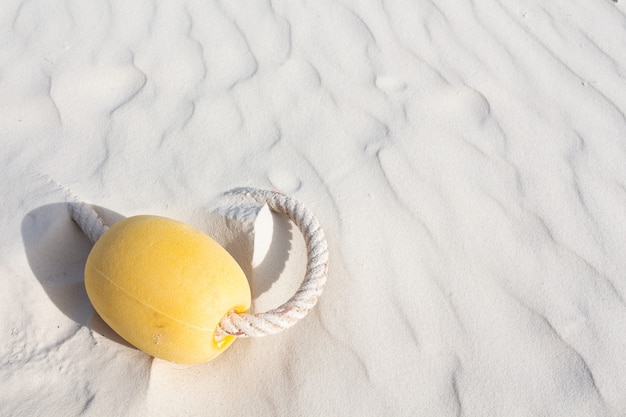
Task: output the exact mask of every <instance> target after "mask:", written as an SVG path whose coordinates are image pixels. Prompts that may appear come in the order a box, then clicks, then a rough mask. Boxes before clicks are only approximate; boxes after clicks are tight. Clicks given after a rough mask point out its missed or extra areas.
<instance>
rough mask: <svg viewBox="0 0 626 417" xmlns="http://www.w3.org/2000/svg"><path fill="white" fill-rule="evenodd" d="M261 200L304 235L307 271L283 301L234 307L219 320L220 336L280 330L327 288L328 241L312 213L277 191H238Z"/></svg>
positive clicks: (285, 327)
mask: <svg viewBox="0 0 626 417" xmlns="http://www.w3.org/2000/svg"><path fill="white" fill-rule="evenodd" d="M234 194H241V195H244V196H246V197H249V198H252V199H254V200H256V201H258V202H259V203H267V205H268V206H269V207H270V209H272V210H273V211H275V212H277V213H282V214H284V215H286V216H287V217H288V218H289V219H290V220H291V221H293V222H294V223H295V224H296V226H298V228H299V229H300V232H302V234H303V235H304V241H305V244H306V249H307V266H306V274H305V276H304V280H303V281H302V284H300V288H298V290H297V291H296V293H295V294H294V295H293V296H292V297H291V298H290V299H289V300H288V301H287V302H286V303H285V304H283V305H281V306H279V307H277V308H275V309H273V310H270V311H267V312H265V313H255V314H248V313H242V314H240V313H235V312H234V311H231V312H230V313H228V314H227V315H226V316H224V318H223V319H222V320H221V321H220V324H219V326H218V328H217V331H216V334H215V335H216V337H217V338H218V339H219V338H221V337H224V336H226V335H232V336H238V337H260V336H266V335H270V334H275V333H278V332H280V331H282V330H285V329H287V328H289V327H291V326H293V325H294V324H295V323H296V322H297V321H298V320H300V319H302V318H303V317H304V316H306V315H307V314H308V313H309V311H311V309H312V308H313V307H314V306H315V304H316V303H317V300H318V298H319V297H320V295H321V294H322V291H323V290H324V285H325V284H326V278H327V273H328V244H327V243H326V237H325V236H324V231H323V230H322V227H321V226H320V224H319V221H318V220H317V218H316V217H315V216H314V215H313V213H312V212H311V211H310V210H309V209H307V208H306V207H305V206H304V204H302V203H300V202H299V201H298V200H296V199H294V198H291V197H287V196H286V195H284V194H281V193H278V192H275V191H264V190H257V189H253V188H245V189H242V190H238V191H236V192H235V193H234Z"/></svg>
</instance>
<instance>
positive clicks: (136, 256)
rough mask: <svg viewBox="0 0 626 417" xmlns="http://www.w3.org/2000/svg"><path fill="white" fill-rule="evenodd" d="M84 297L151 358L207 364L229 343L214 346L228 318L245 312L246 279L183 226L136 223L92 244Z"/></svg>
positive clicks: (223, 254) (158, 220)
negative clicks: (228, 315) (221, 323)
mask: <svg viewBox="0 0 626 417" xmlns="http://www.w3.org/2000/svg"><path fill="white" fill-rule="evenodd" d="M85 287H86V289H87V295H88V296H89V299H90V300H91V303H92V304H93V306H94V308H95V310H96V311H97V312H98V314H100V316H101V317H102V319H103V320H104V321H105V322H106V323H107V324H108V325H109V326H111V328H112V329H113V330H115V331H116V332H117V333H118V334H119V335H120V336H122V337H123V338H124V339H126V340H127V341H128V342H129V343H131V344H133V345H134V346H136V347H137V348H139V349H141V350H143V351H144V352H146V353H149V354H150V355H152V356H155V357H157V358H161V359H165V360H168V361H172V362H177V363H185V364H194V363H201V362H206V361H208V360H210V359H213V358H214V357H215V356H217V355H219V354H220V353H221V352H222V351H223V350H224V349H226V348H227V347H228V346H229V345H230V344H231V343H232V341H233V340H234V336H226V337H224V338H223V339H221V340H219V341H218V340H216V338H215V337H214V336H215V331H216V329H217V326H218V324H219V322H220V320H221V319H222V317H224V316H225V315H226V314H228V313H229V312H230V311H235V312H237V313H242V312H245V311H247V310H248V309H249V308H250V288H249V285H248V281H247V279H246V276H245V274H244V272H243V271H242V269H241V268H240V266H239V265H238V264H237V262H236V261H235V260H234V259H233V258H232V256H230V254H229V253H228V252H227V251H226V250H225V249H224V248H222V247H221V246H220V245H219V244H218V243H217V242H215V241H214V240H213V239H211V238H210V237H208V236H207V235H205V234H204V233H202V232H200V231H199V230H196V229H194V228H193V227H191V226H188V225H186V224H184V223H181V222H178V221H175V220H171V219H167V218H164V217H158V216H135V217H130V218H127V219H124V220H122V221H120V222H118V223H116V224H114V225H113V226H112V227H111V228H110V229H109V230H108V231H106V232H105V233H104V234H103V235H102V237H100V239H98V241H97V242H96V243H95V245H94V247H93V249H92V251H91V253H90V254H89V257H88V258H87V264H86V267H85Z"/></svg>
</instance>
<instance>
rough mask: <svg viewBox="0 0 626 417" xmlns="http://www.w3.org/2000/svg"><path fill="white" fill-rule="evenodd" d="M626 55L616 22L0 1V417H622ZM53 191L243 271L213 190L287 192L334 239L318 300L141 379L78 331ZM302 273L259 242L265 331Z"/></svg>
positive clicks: (392, 1)
mask: <svg viewBox="0 0 626 417" xmlns="http://www.w3.org/2000/svg"><path fill="white" fill-rule="evenodd" d="M625 46H626V2H625V1H623V0H619V1H617V2H613V1H609V0H569V1H565V0H555V1H550V2H547V1H539V0H534V1H532V0H531V1H512V0H511V1H509V0H502V1H482V2H471V1H457V2H450V1H449V2H436V3H432V2H427V1H397V0H389V1H386V0H383V1H380V2H378V1H343V2H340V1H311V2H297V1H269V2H235V1H230V2H226V1H223V2H218V1H210V0H203V1H150V0H145V1H132V2H131V1H121V0H107V1H93V2H86V1H60V0H59V1H39V2H37V1H26V0H4V1H3V2H2V6H1V7H0V158H1V159H0V164H1V166H2V167H3V175H2V176H1V177H0V192H1V194H2V210H1V211H0V243H1V248H2V250H1V251H0V257H1V258H0V276H1V277H2V278H1V279H0V340H1V343H0V415H2V416H35V415H49V416H73V415H81V416H117V415H119V416H212V415H215V416H218V415H219V416H242V415H254V416H273V415H278V416H379V415H390V416H461V415H462V416H545V415H551V416H623V415H626V389H624V387H625V386H626V356H625V355H626V304H625V301H624V297H625V296H626V274H625V271H626V250H625V248H626V116H625V113H626V47H625ZM44 176H49V177H51V178H54V179H55V180H57V181H59V182H61V183H63V184H64V185H66V186H68V187H69V188H71V189H72V190H73V191H74V192H75V193H77V194H78V195H80V196H81V197H83V198H85V199H86V200H88V201H90V202H93V203H94V204H97V205H98V206H99V207H102V208H104V209H106V210H109V212H108V215H109V216H110V217H111V219H112V220H113V219H114V218H115V217H116V215H117V216H119V215H124V216H128V215H133V214H139V213H151V214H160V215H165V216H169V217H172V218H176V219H178V220H182V221H186V222H188V223H192V224H195V225H198V226H199V227H203V228H204V229H205V230H207V232H209V233H211V232H212V231H213V232H215V231H216V230H217V229H219V228H220V227H221V228H222V229H221V230H222V232H224V231H225V230H227V231H231V232H232V235H231V236H230V238H228V236H227V234H222V235H221V236H222V237H224V239H226V240H228V239H231V241H230V246H231V247H233V248H235V247H238V248H239V249H237V250H240V251H242V252H241V253H243V254H244V255H245V256H244V258H242V259H244V261H243V262H244V263H245V262H248V263H250V262H251V261H252V253H251V251H252V249H251V247H252V246H251V245H252V242H253V241H254V239H253V236H252V234H250V233H245V232H242V230H240V229H238V227H239V226H238V225H237V223H236V222H233V221H225V220H224V218H222V217H220V215H219V213H223V212H228V206H224V204H225V203H224V201H223V199H222V194H223V193H224V192H226V191H228V190H231V189H233V188H235V187H240V186H253V187H260V188H273V189H279V190H282V191H284V192H286V193H288V194H290V195H293V196H295V197H297V198H298V199H300V200H302V201H303V202H305V203H306V204H307V205H308V206H309V207H310V208H311V209H313V211H314V212H315V213H316V214H317V215H318V217H319V218H320V221H321V222H322V224H323V225H324V227H325V230H326V232H327V236H328V240H329V244H330V250H331V265H330V277H329V281H328V285H327V288H326V291H325V293H324V295H323V296H322V299H321V301H320V303H319V305H318V306H317V307H316V308H315V310H314V312H313V313H312V314H310V315H309V316H308V317H307V318H305V319H304V320H303V321H302V322H300V323H298V325H297V326H295V327H294V328H292V329H290V330H288V331H286V332H284V333H282V334H280V335H277V336H271V337H266V338H263V339H256V340H240V341H237V342H236V343H235V344H234V345H233V347H232V348H231V349H229V350H228V351H227V352H226V353H224V354H223V355H222V356H220V357H218V358H217V359H215V360H214V361H212V362H209V363H206V364H202V365H197V366H181V365H174V364H170V363H168V362H165V361H162V360H154V359H152V358H150V357H148V356H147V355H145V354H144V353H142V352H140V351H137V350H136V349H134V348H132V347H130V346H128V345H127V344H125V343H124V341H123V340H121V339H120V338H119V337H117V336H116V335H115V334H114V333H112V331H111V330H110V329H108V328H107V327H106V325H105V324H103V322H102V321H101V320H100V319H99V318H98V316H97V315H95V314H94V312H93V310H92V308H91V305H90V303H89V300H88V299H87V297H86V294H85V291H84V287H83V284H82V268H83V265H84V262H85V258H86V256H87V254H88V251H89V249H90V244H89V242H88V240H87V239H86V238H85V237H83V236H82V235H81V233H80V232H79V231H78V229H77V228H76V227H75V226H74V225H73V223H72V222H71V220H70V219H69V217H68V214H67V212H66V210H65V208H64V206H63V204H62V202H63V201H64V198H65V196H64V193H63V192H62V191H60V190H59V189H57V188H55V187H54V186H53V185H52V184H51V183H50V182H49V181H47V180H46V179H45V177H44ZM266 220H267V219H266ZM266 226H267V223H266ZM244 229H245V228H244ZM259 236H267V234H263V235H261V234H257V240H258V239H259ZM265 244H267V239H266V241H265ZM227 246H228V245H227ZM266 249H267V248H266ZM246 259H247V261H246ZM256 261H258V259H256V260H255V262H256ZM303 262H304V252H303V246H302V241H301V238H300V237H299V235H298V233H297V231H296V230H295V229H294V228H290V227H288V225H287V224H286V223H285V222H284V221H282V219H275V223H274V226H273V241H272V244H271V246H270V248H269V252H268V254H267V256H266V257H265V258H264V259H263V260H262V261H261V262H260V264H259V265H258V267H257V268H255V269H254V272H255V273H254V277H253V278H252V280H253V282H252V288H253V296H254V297H255V299H256V305H257V308H269V307H273V306H275V305H277V304H279V303H281V302H282V301H284V300H285V299H286V298H287V297H288V296H289V295H290V292H292V291H293V290H294V289H295V288H296V287H297V285H298V281H299V280H300V279H301V277H302V273H303ZM257 263H258V262H257ZM255 265H256V263H255ZM246 267H247V268H248V270H249V271H251V270H252V266H251V265H250V264H248V265H247V266H246Z"/></svg>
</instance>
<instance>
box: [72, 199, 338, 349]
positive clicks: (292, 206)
mask: <svg viewBox="0 0 626 417" xmlns="http://www.w3.org/2000/svg"><path fill="white" fill-rule="evenodd" d="M231 194H232V195H235V196H236V195H241V196H244V197H246V198H252V199H253V200H255V201H257V202H259V203H266V204H267V205H268V206H269V207H270V209H272V210H273V211H275V212H277V213H281V214H284V215H285V216H287V217H288V218H289V219H290V220H291V221H293V222H294V223H295V224H296V226H298V229H300V231H301V232H302V234H303V235H304V241H305V244H306V248H307V266H306V274H305V276H304V280H303V281H302V284H300V288H298V290H297V291H296V293H295V294H294V295H293V296H292V297H291V298H290V299H289V300H288V301H287V302H286V303H284V304H283V305H281V306H279V307H277V308H275V309H273V310H270V311H267V312H265V313H254V314H249V313H235V312H234V311H231V312H230V313H228V314H227V315H226V316H224V317H223V318H222V320H221V321H220V323H219V325H218V328H217V330H216V332H215V337H216V338H217V339H218V340H219V339H221V338H223V337H225V336H227V335H232V336H237V337H260V336H266V335H270V334H275V333H278V332H280V331H282V330H284V329H287V328H289V327H291V326H293V325H294V324H295V323H296V322H297V321H298V320H300V319H302V318H303V317H304V316H306V315H307V314H308V313H309V311H311V309H312V308H313V307H314V306H315V304H317V300H318V299H319V297H320V295H321V294H322V291H323V290H324V285H325V284H326V278H327V272H328V244H327V243H326V238H325V235H324V231H323V230H322V228H321V226H320V223H319V221H318V220H317V218H316V217H315V216H314V215H313V213H312V212H311V211H310V210H309V209H307V208H306V207H305V206H304V205H303V204H302V203H301V202H299V201H298V200H296V199H294V198H291V197H287V196H286V195H284V194H281V193H279V192H276V191H265V190H257V189H254V188H243V189H239V190H237V191H235V192H233V193H231ZM70 196H71V197H72V200H74V201H72V202H69V203H68V208H69V211H70V215H71V217H72V219H73V220H74V221H75V222H76V224H78V226H79V227H80V228H81V229H82V231H83V232H84V233H85V235H87V237H88V238H89V239H90V240H91V241H92V242H94V243H95V242H96V241H97V240H98V239H99V238H100V236H102V234H104V232H106V230H107V229H108V226H106V225H105V223H104V220H103V219H102V218H101V217H100V215H99V214H98V213H97V212H96V211H95V210H94V208H93V207H92V206H90V205H89V204H87V203H85V202H83V201H81V200H80V199H79V198H78V197H76V196H74V195H73V194H71V195H70Z"/></svg>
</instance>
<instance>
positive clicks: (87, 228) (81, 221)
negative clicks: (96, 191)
mask: <svg viewBox="0 0 626 417" xmlns="http://www.w3.org/2000/svg"><path fill="white" fill-rule="evenodd" d="M75 200H76V201H73V202H70V203H67V206H68V208H69V210H70V215H71V216H72V219H73V220H74V221H75V222H76V224H77V225H78V226H79V227H80V228H81V230H82V231H83V233H85V235H87V237H88V238H89V240H91V242H92V243H96V241H97V240H98V239H100V236H102V235H103V234H104V232H106V231H107V230H108V229H109V226H107V225H106V224H104V220H103V219H102V217H100V215H99V214H98V213H97V212H96V210H94V208H93V207H91V206H90V205H89V204H87V203H85V202H82V201H80V200H79V199H78V197H76V198H75Z"/></svg>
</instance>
